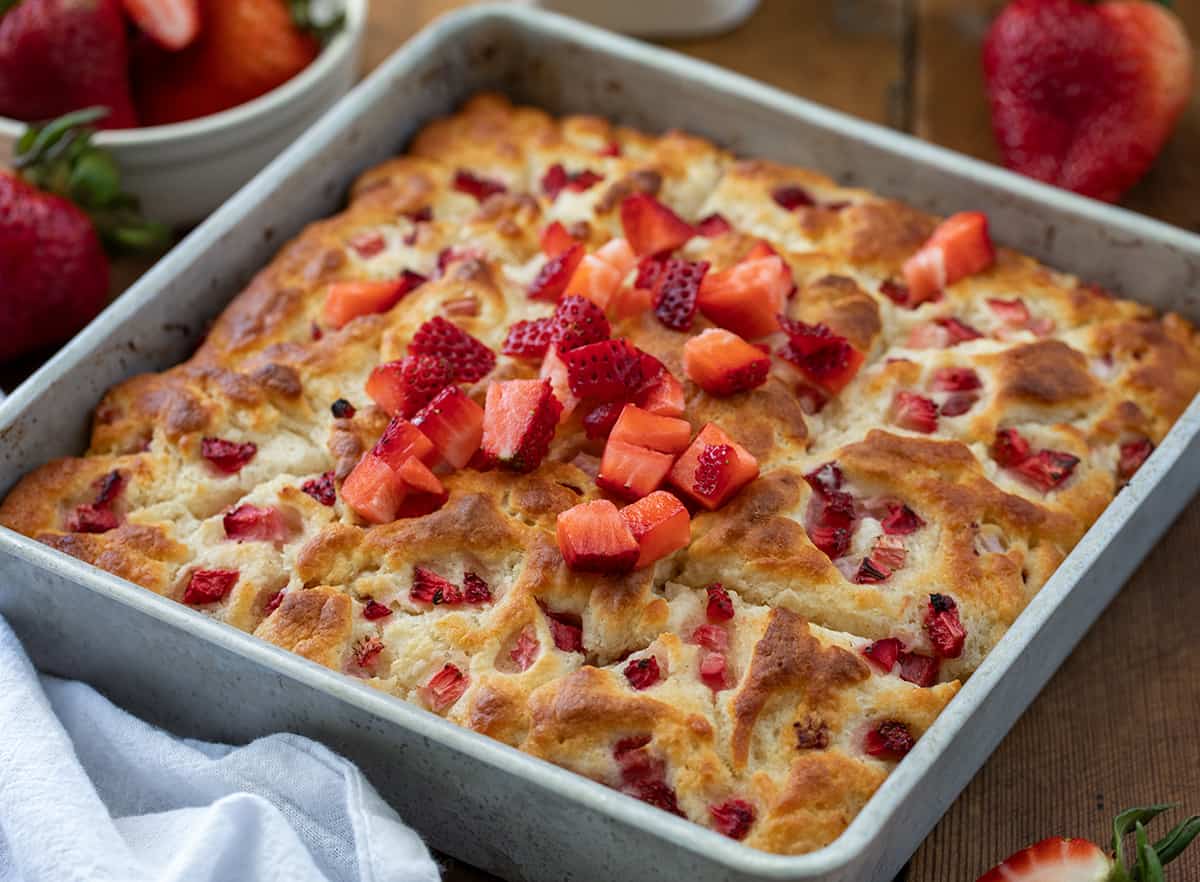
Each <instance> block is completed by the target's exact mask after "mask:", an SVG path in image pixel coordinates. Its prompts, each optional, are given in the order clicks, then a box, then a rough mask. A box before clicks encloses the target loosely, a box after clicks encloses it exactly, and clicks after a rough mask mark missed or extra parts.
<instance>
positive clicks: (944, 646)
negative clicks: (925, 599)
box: [924, 594, 967, 658]
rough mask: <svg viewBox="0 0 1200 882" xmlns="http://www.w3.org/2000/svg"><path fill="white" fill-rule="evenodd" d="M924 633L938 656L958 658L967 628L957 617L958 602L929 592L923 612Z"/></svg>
mask: <svg viewBox="0 0 1200 882" xmlns="http://www.w3.org/2000/svg"><path fill="white" fill-rule="evenodd" d="M924 624H925V633H926V634H927V635H929V642H930V643H931V644H932V645H933V651H934V652H935V653H937V655H938V657H939V658H958V657H959V656H960V655H962V651H963V644H964V643H965V642H966V639H967V629H966V628H964V627H963V624H962V621H961V620H960V619H959V617H958V604H956V603H955V602H954V598H952V597H950V596H949V595H946V594H930V595H929V610H928V611H927V612H926V613H925V623H924Z"/></svg>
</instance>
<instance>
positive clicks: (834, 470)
mask: <svg viewBox="0 0 1200 882" xmlns="http://www.w3.org/2000/svg"><path fill="white" fill-rule="evenodd" d="M804 480H805V481H807V482H808V486H810V487H812V489H813V490H815V491H816V492H817V493H832V492H833V491H834V490H841V489H842V482H843V481H844V480H845V476H843V475H842V470H841V469H840V468H838V465H837V463H835V462H827V463H824V464H823V465H819V466H817V467H816V468H815V469H813V470H812V471H811V472H809V473H808V474H807V475H805V476H804Z"/></svg>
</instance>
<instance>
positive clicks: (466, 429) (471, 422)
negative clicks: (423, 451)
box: [413, 386, 483, 469]
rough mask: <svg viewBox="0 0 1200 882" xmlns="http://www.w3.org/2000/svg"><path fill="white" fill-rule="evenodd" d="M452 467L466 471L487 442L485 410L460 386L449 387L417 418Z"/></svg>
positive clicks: (426, 406)
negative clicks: (484, 419)
mask: <svg viewBox="0 0 1200 882" xmlns="http://www.w3.org/2000/svg"><path fill="white" fill-rule="evenodd" d="M413 425H414V426H416V427H417V428H419V429H420V430H421V432H422V434H424V435H425V437H427V438H428V439H429V440H430V442H431V443H432V444H433V446H434V448H435V449H436V450H437V452H438V455H440V456H441V458H442V459H444V460H445V461H446V462H447V463H448V464H450V465H451V466H453V467H454V468H456V469H461V468H465V467H466V465H467V463H469V462H470V461H471V457H472V456H474V455H475V451H476V450H478V449H479V445H480V443H481V441H482V440H483V408H482V407H480V406H479V405H478V404H476V403H475V402H474V401H472V400H471V399H470V398H469V397H468V396H467V394H466V393H465V392H463V390H462V389H460V388H459V387H458V386H447V387H446V388H445V389H443V390H442V391H441V392H439V393H438V394H437V395H436V396H435V397H434V399H433V400H432V401H430V402H429V403H428V404H427V405H425V407H423V408H422V409H421V411H420V412H419V413H418V414H417V415H416V416H415V417H413Z"/></svg>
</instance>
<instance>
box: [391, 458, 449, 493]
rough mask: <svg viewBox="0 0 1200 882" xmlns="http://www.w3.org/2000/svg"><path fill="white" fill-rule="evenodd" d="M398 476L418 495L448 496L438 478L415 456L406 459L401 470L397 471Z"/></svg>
mask: <svg viewBox="0 0 1200 882" xmlns="http://www.w3.org/2000/svg"><path fill="white" fill-rule="evenodd" d="M396 475H397V476H398V477H399V478H400V480H402V481H403V482H404V483H405V484H407V485H408V488H409V489H410V490H412V491H414V492H416V493H428V494H430V495H433V496H445V495H446V488H445V487H444V486H442V482H441V481H440V480H439V479H438V476H437V475H435V474H434V473H433V472H432V471H430V469H429V466H427V465H425V463H423V462H421V460H419V459H417V458H416V457H415V456H410V457H409V458H408V459H406V460H405V461H404V463H403V464H402V465H401V466H400V468H398V469H396Z"/></svg>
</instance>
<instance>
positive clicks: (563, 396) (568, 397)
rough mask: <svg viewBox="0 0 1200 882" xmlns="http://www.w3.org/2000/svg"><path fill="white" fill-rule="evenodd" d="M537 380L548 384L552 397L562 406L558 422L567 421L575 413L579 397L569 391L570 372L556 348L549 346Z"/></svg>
mask: <svg viewBox="0 0 1200 882" xmlns="http://www.w3.org/2000/svg"><path fill="white" fill-rule="evenodd" d="M538 378H539V379H542V380H546V381H547V382H548V383H550V388H551V389H552V390H553V391H554V397H555V398H557V399H558V401H559V403H560V404H561V405H562V413H561V414H560V415H559V422H562V421H563V420H565V419H567V418H568V417H569V416H570V415H571V414H572V413H574V412H575V408H577V407H578V406H579V396H577V395H576V394H575V393H574V392H572V391H571V380H570V372H569V371H568V370H567V363H566V362H565V361H563V358H562V355H561V354H560V353H559V351H558V348H557V347H555V346H551V347H550V349H549V350H548V351H547V352H546V357H545V358H544V359H542V367H541V370H540V371H539V372H538Z"/></svg>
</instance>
